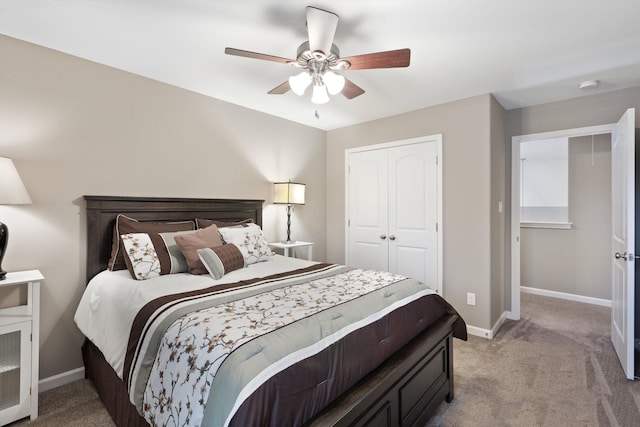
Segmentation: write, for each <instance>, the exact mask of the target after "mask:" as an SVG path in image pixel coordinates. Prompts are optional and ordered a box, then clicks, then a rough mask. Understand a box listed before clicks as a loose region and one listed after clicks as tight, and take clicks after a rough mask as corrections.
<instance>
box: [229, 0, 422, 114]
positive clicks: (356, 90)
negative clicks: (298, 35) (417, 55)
mask: <svg viewBox="0 0 640 427" xmlns="http://www.w3.org/2000/svg"><path fill="white" fill-rule="evenodd" d="M337 26H338V15H336V14H335V13H332V12H328V11H326V10H322V9H318V8H315V7H312V6H307V32H308V35H309V40H308V41H306V42H304V43H302V44H301V45H300V46H299V47H298V52H297V56H296V59H295V60H292V59H286V58H282V57H279V56H273V55H267V54H263V53H257V52H251V51H246V50H240V49H234V48H230V47H228V48H226V49H225V53H226V54H227V55H235V56H242V57H246V58H254V59H262V60H266V61H273V62H279V63H285V64H289V65H292V66H294V67H297V68H302V70H303V71H302V72H301V73H299V74H296V75H294V76H291V77H289V79H288V80H287V81H285V82H284V83H281V84H280V85H278V86H276V87H275V88H273V89H271V90H270V91H269V92H268V93H269V94H273V95H282V94H284V93H286V92H288V91H289V89H291V91H292V92H293V93H295V94H296V95H300V96H302V95H304V93H305V91H306V89H307V88H308V87H309V86H311V85H312V86H313V93H312V95H311V102H313V103H314V104H324V103H327V102H329V95H337V94H339V93H342V95H343V96H344V97H345V98H347V99H353V98H355V97H357V96H360V95H362V94H363V93H364V89H362V88H361V87H359V86H358V85H356V84H355V83H353V82H352V81H351V80H348V79H346V78H345V77H344V76H342V75H340V74H337V73H335V72H334V71H335V70H338V71H340V70H349V69H350V70H367V69H374V68H396V67H408V66H409V63H410V59H411V50H409V49H398V50H391V51H386V52H376V53H369V54H365V55H357V56H352V57H348V58H340V50H339V49H338V47H337V46H336V45H335V44H333V38H334V35H335V32H336V28H337Z"/></svg>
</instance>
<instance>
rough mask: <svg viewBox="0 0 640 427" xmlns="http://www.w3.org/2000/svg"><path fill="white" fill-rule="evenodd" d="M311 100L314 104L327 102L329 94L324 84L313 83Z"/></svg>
mask: <svg viewBox="0 0 640 427" xmlns="http://www.w3.org/2000/svg"><path fill="white" fill-rule="evenodd" d="M311 102H313V103H314V104H326V103H327V102H329V94H328V93H327V88H326V86H325V85H313V95H311Z"/></svg>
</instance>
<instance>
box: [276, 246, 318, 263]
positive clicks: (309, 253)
mask: <svg viewBox="0 0 640 427" xmlns="http://www.w3.org/2000/svg"><path fill="white" fill-rule="evenodd" d="M269 247H270V248H277V249H282V250H284V256H291V255H290V249H296V248H307V259H308V260H309V261H311V259H312V258H313V243H311V242H300V241H297V242H291V243H284V242H274V243H269Z"/></svg>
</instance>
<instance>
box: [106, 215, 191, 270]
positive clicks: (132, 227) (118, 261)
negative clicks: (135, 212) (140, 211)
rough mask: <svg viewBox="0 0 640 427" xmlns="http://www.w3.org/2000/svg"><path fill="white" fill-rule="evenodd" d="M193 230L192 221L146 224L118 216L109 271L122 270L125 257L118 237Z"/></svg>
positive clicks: (114, 229) (124, 267)
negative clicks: (131, 234)
mask: <svg viewBox="0 0 640 427" xmlns="http://www.w3.org/2000/svg"><path fill="white" fill-rule="evenodd" d="M185 230H195V223H194V222H193V221H181V222H146V221H138V220H137V219H134V218H130V217H128V216H126V215H122V214H119V215H118V216H117V217H116V222H115V225H114V226H113V244H112V245H111V258H110V259H109V264H108V267H109V270H111V271H116V270H124V269H126V268H127V265H126V264H125V256H124V250H123V245H122V240H121V239H120V236H122V235H123V234H130V233H163V232H171V231H185Z"/></svg>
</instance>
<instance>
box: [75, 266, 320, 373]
mask: <svg viewBox="0 0 640 427" xmlns="http://www.w3.org/2000/svg"><path fill="white" fill-rule="evenodd" d="M311 264H314V263H313V262H310V261H305V260H301V259H297V258H289V257H283V256H280V255H274V256H273V257H271V259H270V260H269V261H266V262H259V263H256V264H251V265H250V266H248V267H247V268H243V269H240V270H235V271H232V272H231V273H229V274H226V275H225V276H223V277H222V278H221V279H219V280H215V279H213V278H212V277H211V276H209V275H202V276H194V275H192V274H188V273H181V274H171V275H166V276H160V277H156V278H153V279H149V280H142V281H140V280H134V279H132V278H131V275H130V274H129V272H128V271H127V270H120V271H103V272H101V273H99V274H98V275H96V276H95V277H94V278H93V279H92V280H91V281H90V282H89V284H88V285H87V288H86V290H85V292H84V294H83V295H82V299H81V300H80V304H79V305H78V309H77V310H76V314H75V316H74V320H75V322H76V325H78V328H79V329H80V331H81V332H82V333H83V334H84V335H85V336H86V337H87V338H89V339H90V340H91V341H92V342H93V344H95V345H96V347H98V348H99V349H100V350H101V351H102V353H103V355H104V357H105V359H106V360H107V362H108V363H109V364H110V365H111V366H112V367H113V369H114V370H115V371H116V373H117V374H118V376H119V377H120V378H122V370H123V367H124V357H125V352H126V348H127V343H128V339H129V331H130V330H131V325H132V323H133V320H134V318H135V316H136V314H137V313H138V311H139V310H140V309H141V308H142V307H143V306H144V305H145V304H146V303H147V302H149V301H151V300H153V299H155V298H157V297H159V296H162V295H166V294H171V293H175V292H185V291H191V290H195V289H202V288H206V287H209V286H212V285H215V284H223V283H233V282H237V281H239V280H246V279H250V278H254V277H264V276H268V275H271V274H277V273H281V272H284V271H290V270H294V269H297V268H304V267H307V266H309V265H311Z"/></svg>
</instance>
